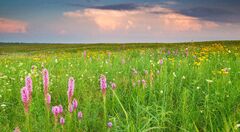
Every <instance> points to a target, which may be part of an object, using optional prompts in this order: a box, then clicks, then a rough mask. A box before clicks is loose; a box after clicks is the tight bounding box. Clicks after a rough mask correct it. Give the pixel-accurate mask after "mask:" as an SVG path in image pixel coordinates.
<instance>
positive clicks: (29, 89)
mask: <svg viewBox="0 0 240 132" xmlns="http://www.w3.org/2000/svg"><path fill="white" fill-rule="evenodd" d="M25 86H26V87H27V89H28V91H29V92H30V95H31V93H32V79H31V77H30V76H27V77H26V79H25Z"/></svg>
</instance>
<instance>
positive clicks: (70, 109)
mask: <svg viewBox="0 0 240 132" xmlns="http://www.w3.org/2000/svg"><path fill="white" fill-rule="evenodd" d="M69 112H70V113H72V112H73V105H71V106H70V107H69Z"/></svg>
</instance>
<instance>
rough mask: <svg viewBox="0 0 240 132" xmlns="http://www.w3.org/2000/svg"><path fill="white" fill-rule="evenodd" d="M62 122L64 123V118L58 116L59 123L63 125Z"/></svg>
mask: <svg viewBox="0 0 240 132" xmlns="http://www.w3.org/2000/svg"><path fill="white" fill-rule="evenodd" d="M64 123H65V119H64V118H63V117H61V118H60V124H61V125H64Z"/></svg>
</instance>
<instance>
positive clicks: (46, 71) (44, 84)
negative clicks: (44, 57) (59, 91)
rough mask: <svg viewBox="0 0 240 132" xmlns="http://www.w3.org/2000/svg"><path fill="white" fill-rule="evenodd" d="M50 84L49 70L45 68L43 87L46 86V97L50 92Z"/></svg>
mask: <svg viewBox="0 0 240 132" xmlns="http://www.w3.org/2000/svg"><path fill="white" fill-rule="evenodd" d="M48 85H49V76H48V70H47V69H43V88H44V95H45V97H46V95H47V93H48Z"/></svg>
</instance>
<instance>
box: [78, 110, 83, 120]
mask: <svg viewBox="0 0 240 132" xmlns="http://www.w3.org/2000/svg"><path fill="white" fill-rule="evenodd" d="M82 118H83V113H82V112H81V111H79V112H78V119H79V120H81V119H82Z"/></svg>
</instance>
